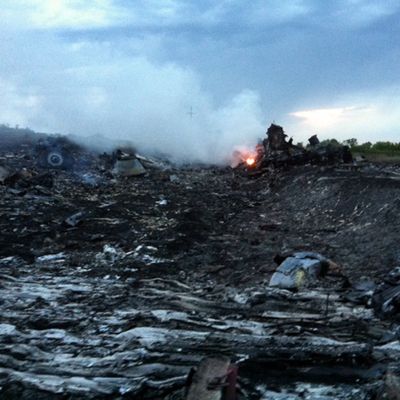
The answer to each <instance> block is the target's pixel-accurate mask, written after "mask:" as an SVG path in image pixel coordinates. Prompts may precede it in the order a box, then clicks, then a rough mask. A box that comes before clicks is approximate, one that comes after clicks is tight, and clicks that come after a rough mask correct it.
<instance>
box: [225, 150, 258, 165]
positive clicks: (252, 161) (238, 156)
mask: <svg viewBox="0 0 400 400" xmlns="http://www.w3.org/2000/svg"><path fill="white" fill-rule="evenodd" d="M256 161H257V153H256V152H255V151H253V150H250V149H248V148H246V147H244V146H243V147H237V148H236V150H235V151H234V152H233V154H232V159H231V167H232V168H236V167H237V166H238V165H240V164H243V165H244V166H245V167H247V168H250V167H255V165H256Z"/></svg>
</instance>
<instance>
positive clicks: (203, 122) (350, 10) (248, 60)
mask: <svg viewBox="0 0 400 400" xmlns="http://www.w3.org/2000/svg"><path fill="white" fill-rule="evenodd" d="M0 4H1V7H0V18H1V21H2V24H1V25H0V60H1V61H0V123H1V122H3V123H9V124H10V125H15V124H19V125H20V126H29V127H31V128H33V129H37V130H42V131H48V132H62V133H74V134H78V135H92V134H96V133H100V134H103V135H106V136H108V137H128V138H131V139H133V140H134V141H135V142H137V143H138V145H139V146H141V147H144V148H157V149H159V150H165V151H166V152H169V153H171V154H174V155H177V156H179V154H188V153H190V154H195V155H196V157H199V158H201V159H204V160H206V159H210V160H212V159H214V158H215V157H221V156H224V154H225V153H226V152H227V151H230V149H231V148H232V147H233V146H234V145H235V144H238V145H241V144H244V145H249V144H252V143H254V141H255V140H256V138H257V137H260V136H261V137H262V136H263V135H264V132H265V130H266V128H267V126H268V125H269V124H270V123H271V122H272V121H275V122H276V123H278V124H281V125H283V126H284V128H285V130H286V132H287V134H288V135H289V136H294V140H295V141H305V140H306V139H307V138H308V137H309V136H311V135H312V134H314V133H317V134H319V136H320V137H321V138H326V137H333V136H334V137H337V138H338V139H347V138H349V137H356V138H358V139H359V141H366V140H371V141H377V140H392V141H397V142H398V141H400V73H399V70H400V68H399V60H400V40H399V39H400V2H399V1H398V0H396V1H395V0H380V1H369V0H336V1H333V0H332V1H331V0H286V1H283V0H264V1H260V0H252V1H245V0H221V1H216V0H213V1H211V0H197V1H188V0H187V1H179V0H137V1H135V0H132V1H128V0H125V1H123V0H92V1H91V0H0ZM191 110H192V113H191V112H190V111H191Z"/></svg>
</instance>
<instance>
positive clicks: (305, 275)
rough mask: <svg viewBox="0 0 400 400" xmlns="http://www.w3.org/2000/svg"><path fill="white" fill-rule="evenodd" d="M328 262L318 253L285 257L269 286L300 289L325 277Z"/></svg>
mask: <svg viewBox="0 0 400 400" xmlns="http://www.w3.org/2000/svg"><path fill="white" fill-rule="evenodd" d="M328 268H329V261H328V260H327V259H326V258H325V257H323V256H321V255H320V254H318V253H311V252H299V253H294V254H292V255H291V256H289V257H287V258H286V259H285V260H284V261H283V262H282V263H281V264H280V265H279V267H278V269H277V270H276V272H275V273H274V274H273V275H272V277H271V280H270V282H269V286H271V287H278V288H281V289H300V288H301V287H303V286H307V285H309V284H310V283H315V281H316V280H317V279H318V278H320V277H322V276H324V275H326V273H327V272H328Z"/></svg>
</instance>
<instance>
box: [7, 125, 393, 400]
mask: <svg viewBox="0 0 400 400" xmlns="http://www.w3.org/2000/svg"><path fill="white" fill-rule="evenodd" d="M272 130H273V132H275V133H274V134H271V135H268V140H267V141H265V142H264V143H263V144H261V145H262V152H261V151H260V155H259V158H257V160H256V162H257V164H256V166H255V167H254V168H256V170H259V171H262V170H263V169H264V168H271V164H274V165H276V167H277V168H275V167H273V168H275V173H274V174H264V173H261V174H259V176H256V177H254V176H253V177H252V178H253V179H249V177H248V176H247V175H246V174H237V173H235V172H234V171H233V170H232V169H231V168H221V167H218V168H217V167H190V166H186V167H180V168H177V167H175V166H173V165H168V164H166V163H161V162H159V161H157V160H154V159H150V158H146V157H141V156H139V155H137V154H136V152H135V150H134V149H130V148H120V149H119V150H118V151H117V150H116V151H115V152H113V153H108V154H100V155H99V154H96V153H95V152H92V151H89V150H87V149H85V148H82V147H80V146H76V145H75V144H73V143H72V144H71V143H69V142H68V141H67V142H66V141H65V140H64V139H62V140H59V139H57V140H55V139H54V138H52V139H49V138H46V137H41V139H42V140H41V141H40V142H39V143H38V140H37V139H38V137H33V136H29V135H28V136H29V138H28V136H24V137H23V140H22V139H21V140H20V141H19V142H18V144H16V143H14V144H13V146H0V209H1V215H0V232H1V233H0V397H1V398H8V399H17V398H18V399H32V398H40V399H45V400H50V399H51V400H53V399H69V398H74V399H88V398H89V399H90V398H94V399H110V398H113V399H169V400H176V399H182V400H183V399H185V400H193V399H196V400H203V399H204V400H208V399H221V400H243V399H251V400H252V399H254V400H255V399H257V400H258V399H264V400H265V399H275V400H279V399H295V400H300V399H324V400H328V399H354V400H355V399H357V400H360V399H361V400H362V399H365V400H367V399H385V398H392V399H396V396H397V395H398V387H399V385H400V382H399V376H400V370H399V364H398V359H399V357H400V329H399V320H400V319H399V314H398V312H399V309H400V290H399V287H400V279H399V267H400V253H399V249H398V232H399V229H400V201H399V198H400V168H399V167H397V166H393V165H373V164H369V163H364V164H363V165H362V166H360V168H358V169H357V170H355V169H353V168H346V160H345V159H344V155H343V154H344V153H343V149H342V150H340V149H339V150H340V151H339V152H338V153H334V156H328V155H326V154H331V153H323V152H324V151H326V150H324V149H323V148H319V147H318V145H319V144H318V143H317V141H316V140H315V138H314V140H313V143H312V144H311V145H310V146H311V147H309V148H307V149H302V148H300V147H297V146H294V145H293V144H292V143H291V141H290V140H289V141H287V140H286V137H284V133H283V131H282V130H281V129H279V127H277V128H276V127H274V126H273V127H272ZM271 132H272V131H270V133H271ZM24 135H25V134H24ZM28 139H29V140H28ZM0 140H1V137H0ZM260 150H261V149H260ZM296 152H297V153H296ZM313 152H314V153H318V154H319V156H318V157H319V160H324V161H321V163H320V162H319V161H318V162H313V161H310V159H311V160H316V156H315V155H312V154H314V153H313ZM340 152H342V153H340ZM296 154H297V156H296ZM324 154H325V155H324ZM340 154H342V155H340ZM296 157H298V158H297V159H298V160H302V161H301V162H300V161H299V162H297V161H296V167H290V168H284V164H280V163H281V161H282V162H283V159H285V160H286V161H285V163H286V164H285V165H287V163H289V165H293V164H290V163H291V162H292V161H293V158H295V159H296ZM332 157H334V158H335V159H336V160H339V161H338V162H336V161H335V162H331V161H329V160H332ZM325 158H326V160H328V161H329V163H330V167H329V168H327V167H326V163H325ZM306 159H307V160H308V161H307V162H306V161H305V160H306ZM281 166H282V167H283V168H280V167H281ZM390 396H391V397H390Z"/></svg>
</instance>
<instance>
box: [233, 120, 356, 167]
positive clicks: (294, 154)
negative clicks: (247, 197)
mask: <svg viewBox="0 0 400 400" xmlns="http://www.w3.org/2000/svg"><path fill="white" fill-rule="evenodd" d="M266 135H267V137H266V138H265V139H263V140H260V141H259V143H258V145H257V146H256V149H255V152H254V154H255V155H254V162H253V158H251V162H247V163H246V162H245V161H244V162H243V163H242V164H241V168H245V169H246V170H247V172H248V173H250V174H253V175H254V174H259V173H262V172H265V171H267V170H268V168H269V167H275V168H276V167H288V166H291V165H306V164H315V165H337V164H341V163H342V164H350V163H352V162H353V157H352V154H351V152H350V148H349V147H348V146H345V145H341V144H339V143H332V142H327V143H321V142H320V141H319V139H318V137H317V135H313V136H311V137H310V139H309V144H308V145H307V146H306V147H303V145H302V144H297V145H295V144H293V138H290V139H289V140H287V135H286V134H285V132H284V130H283V128H282V127H281V126H279V125H275V124H271V126H270V127H269V128H268V130H267V132H266Z"/></svg>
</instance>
